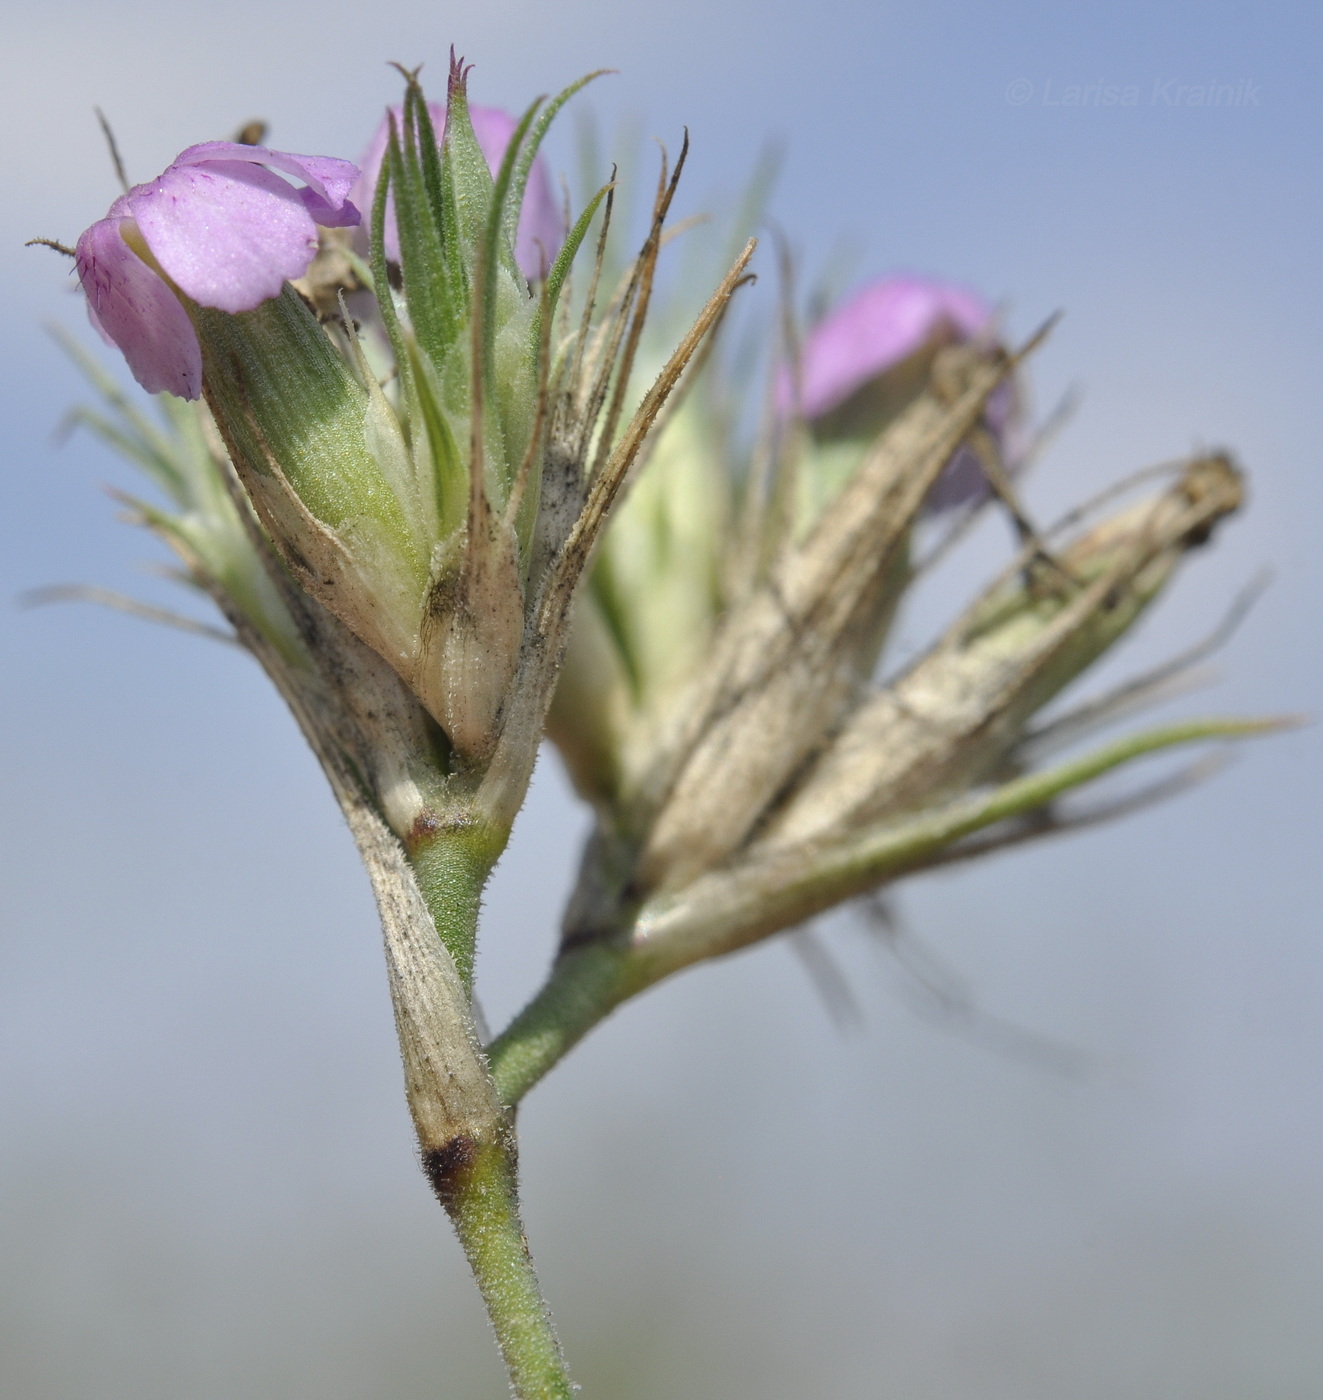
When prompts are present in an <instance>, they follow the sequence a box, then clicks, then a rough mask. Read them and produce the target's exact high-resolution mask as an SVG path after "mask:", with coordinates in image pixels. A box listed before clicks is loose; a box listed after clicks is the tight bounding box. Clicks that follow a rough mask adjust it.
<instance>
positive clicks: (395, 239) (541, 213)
mask: <svg viewBox="0 0 1323 1400" xmlns="http://www.w3.org/2000/svg"><path fill="white" fill-rule="evenodd" d="M427 110H428V113H429V114H430V116H431V118H432V127H433V129H434V130H435V132H436V139H437V144H438V145H439V144H440V143H441V141H442V140H443V139H444V137H445V131H446V109H445V105H444V104H443V103H439V102H429V103H428V104H427ZM391 117H394V118H395V129H396V130H397V131H402V130H403V122H404V109H403V108H402V107H392V108H391V109H390V112H389V114H388V115H387V116H385V117H383V118H382V119H381V125H380V126H379V127H378V128H377V131H376V135H375V136H373V138H372V141H371V144H370V145H369V146H368V148H367V150H366V151H365V152H364V153H363V159H362V161H361V162H360V165H361V167H362V174H361V175H360V176H359V177H358V183H357V184H356V185H355V186H354V188H353V189H352V190H351V191H350V195H349V197H350V199H352V200H353V202H354V203H355V204H356V205H357V206H358V207H359V208H360V209H362V210H364V211H367V210H369V209H371V208H372V198H373V195H374V194H375V193H376V189H377V180H378V179H379V178H380V176H381V166H382V163H383V161H384V160H385V158H386V146H387V144H388V142H389V141H390V118H391ZM469 120H470V121H471V122H472V123H473V134H474V136H475V137H477V140H478V146H479V148H480V149H481V151H482V153H483V155H484V156H486V157H487V165H488V167H489V168H490V170H491V172H492V174H493V175H495V174H496V172H497V171H498V170H499V169H500V168H501V161H502V160H504V158H505V150H506V147H507V146H509V144H510V138H511V137H512V136H513V135H514V132H515V127H517V126H518V125H519V123H518V121H517V120H516V119H515V118H514V117H512V116H511V115H510V113H509V112H506V111H503V110H502V109H501V108H500V107H474V106H470V107H469ZM394 204H395V201H394V196H393V194H392V195H390V196H388V198H387V204H386V256H387V257H388V258H389V259H390V260H391V261H392V262H398V261H399V260H400V244H399V236H398V234H397V232H396V228H395V207H394ZM563 237H564V226H563V220H562V217H561V212H560V209H559V208H558V207H557V204H556V198H555V195H554V194H553V193H552V190H551V179H550V177H549V176H548V174H547V167H546V163H545V162H544V161H543V160H542V158H541V156H539V157H538V158H537V159H536V160H535V161H534V162H533V168H532V170H531V171H530V172H529V176H528V186H527V188H526V189H525V191H524V204H523V208H522V209H521V210H520V214H519V230H518V233H517V234H516V236H515V261H516V262H518V264H519V267H520V270H521V271H522V272H523V274H524V276H525V277H528V278H536V277H541V276H542V275H543V273H544V272H545V271H546V270H547V268H549V267H550V266H551V264H552V262H553V261H554V259H555V257H556V250H557V249H558V248H559V247H560V244H561V239H562V238H563Z"/></svg>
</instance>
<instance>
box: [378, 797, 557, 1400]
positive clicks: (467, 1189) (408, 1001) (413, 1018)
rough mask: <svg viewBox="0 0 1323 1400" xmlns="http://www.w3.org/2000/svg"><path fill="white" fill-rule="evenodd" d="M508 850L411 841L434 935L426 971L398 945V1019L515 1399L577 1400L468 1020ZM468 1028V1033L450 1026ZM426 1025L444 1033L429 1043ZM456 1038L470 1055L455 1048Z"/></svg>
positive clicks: (466, 834) (436, 1166)
mask: <svg viewBox="0 0 1323 1400" xmlns="http://www.w3.org/2000/svg"><path fill="white" fill-rule="evenodd" d="M504 844H505V842H504V839H502V838H501V837H500V836H499V835H496V836H494V835H493V833H492V831H491V829H490V828H487V827H483V826H481V825H479V824H474V823H470V824H451V825H449V826H447V827H443V828H440V829H438V830H436V831H435V832H431V833H429V834H428V835H427V836H426V838H425V839H423V840H420V841H417V842H415V843H414V845H413V850H412V852H411V855H410V863H411V865H412V867H413V874H414V876H415V877H416V881H417V886H418V889H419V891H420V892H421V894H422V895H423V900H424V903H425V904H426V906H427V911H428V913H429V914H430V915H431V920H432V923H433V924H434V925H435V933H433V932H432V930H431V929H427V930H423V931H421V932H422V935H423V936H424V937H425V939H426V940H430V946H431V950H432V952H431V955H430V958H431V961H430V962H429V957H428V955H427V954H426V951H425V950H424V955H423V956H413V955H410V954H409V949H408V948H407V947H403V945H401V946H402V952H401V953H400V955H399V956H398V957H397V958H396V964H397V971H398V974H399V975H397V976H396V978H395V988H394V990H395V992H396V995H397V1006H396V1020H397V1024H398V1025H399V1027H400V1033H401V1047H402V1050H403V1054H404V1061H405V1081H406V1085H407V1088H408V1093H409V1105H410V1110H411V1112H412V1114H413V1119H414V1124H415V1127H416V1128H417V1130H418V1141H419V1147H420V1149H421V1152H422V1161H423V1168H424V1170H425V1171H426V1173H427V1175H428V1178H429V1179H430V1181H431V1183H432V1187H433V1189H434V1190H435V1192H436V1194H437V1197H438V1198H439V1200H440V1201H441V1204H442V1205H443V1206H444V1207H445V1209H446V1213H447V1214H448V1215H449V1216H450V1219H451V1222H452V1223H453V1225H454V1227H455V1232H456V1234H457V1235H458V1236H459V1241H460V1244H461V1245H462V1246H463V1249H464V1253H465V1255H466V1256H467V1258H468V1261H469V1266H470V1267H471V1268H472V1270H473V1276H474V1279H475V1281H476V1282H477V1285H478V1289H479V1291H480V1292H481V1294H482V1297H483V1301H484V1303H485V1304H486V1306H487V1312H488V1315H489V1317H490V1318H491V1323H492V1329H493V1331H494V1332H495V1333H496V1341H497V1345H498V1346H499V1347H500V1349H501V1356H502V1358H503V1359H504V1361H505V1365H506V1369H507V1370H508V1372H509V1376H510V1384H511V1386H512V1388H513V1391H514V1394H515V1396H516V1397H517V1400H570V1397H571V1396H572V1394H573V1386H572V1385H571V1383H570V1378H569V1373H568V1372H567V1370H566V1367H565V1359H564V1357H563V1356H562V1355H561V1350H560V1343H559V1342H558V1341H557V1339H556V1334H555V1331H554V1329H553V1328H552V1325H551V1316H550V1313H549V1312H548V1310H547V1305H546V1303H545V1301H544V1300H543V1297H542V1293H541V1290H540V1289H539V1287H538V1281H537V1275H536V1274H535V1272H534V1270H533V1261H532V1259H531V1257H530V1256H529V1252H528V1244H527V1241H526V1240H525V1238H524V1229H523V1223H522V1221H521V1219H520V1212H519V1189H518V1173H517V1168H516V1160H517V1153H516V1144H515V1136H514V1126H513V1122H512V1120H511V1118H510V1115H509V1114H508V1113H507V1112H506V1111H505V1110H504V1108H503V1107H502V1105H501V1103H500V1101H499V1098H498V1096H497V1094H496V1092H495V1089H494V1086H493V1085H492V1083H491V1080H490V1079H489V1077H488V1074H487V1067H486V1063H485V1061H483V1060H482V1056H481V1052H480V1050H479V1049H478V1043H477V1038H476V1036H475V1035H474V1033H473V1030H472V1023H471V1019H470V1016H469V1003H470V1000H471V997H472V978H473V954H474V948H475V944H476V936H477V926H478V914H479V910H480V908H481V904H482V891H483V888H484V886H485V885H486V882H487V877H488V876H489V875H490V873H491V870H492V867H493V866H494V865H495V863H496V858H497V856H499V854H500V851H501V848H502V847H503V846H504ZM418 915H419V918H421V915H422V910H421V909H419V910H418ZM437 935H439V936H440V941H441V943H442V944H444V946H445V948H446V950H447V951H448V953H449V955H450V957H449V959H446V958H445V956H444V954H442V953H441V950H440V949H439V948H438V947H437V944H436V938H437ZM450 962H453V964H454V970H453V971H451V970H449V966H448V964H449V963H450ZM429 968H435V969H436V970H435V971H431V972H429V971H428V969H429ZM456 973H458V975H459V981H458V982H457V981H456V975H455V974H456ZM447 986H448V987H449V992H447V990H446V988H447ZM401 998H403V1006H402V1005H401V1001H400V999H401ZM461 1018H462V1021H463V1027H462V1028H461V1027H459V1026H456V1025H455V1022H456V1021H457V1020H459V1019H461ZM440 1023H444V1024H440ZM429 1024H432V1025H436V1026H438V1031H437V1033H435V1034H433V1035H431V1036H430V1037H429V1036H428V1034H427V1030H428V1026H429ZM447 1028H448V1029H447ZM456 1035H458V1039H459V1041H460V1042H461V1043H463V1044H466V1045H467V1047H468V1055H467V1057H465V1056H463V1055H460V1056H459V1057H458V1058H457V1057H456V1054H455V1053H454V1051H453V1049H451V1048H450V1047H452V1046H453V1043H454V1041H455V1038H456ZM475 1060H476V1061H477V1062H478V1063H477V1064H475V1063H474V1061H475ZM479 1065H480V1067H479ZM465 1066H471V1067H472V1068H473V1070H474V1072H475V1074H476V1078H473V1079H472V1082H471V1083H461V1080H462V1079H463V1078H465V1075H462V1074H460V1072H459V1071H461V1070H464V1069H465Z"/></svg>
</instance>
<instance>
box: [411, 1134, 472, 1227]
mask: <svg viewBox="0 0 1323 1400" xmlns="http://www.w3.org/2000/svg"><path fill="white" fill-rule="evenodd" d="M477 1156H478V1144H477V1142H476V1141H475V1140H474V1139H473V1138H471V1137H469V1136H468V1135H467V1134H465V1133H461V1134H460V1135H459V1136H458V1137H453V1138H451V1139H450V1141H449V1142H448V1143H446V1144H445V1145H444V1146H442V1147H427V1148H424V1149H423V1171H424V1172H425V1173H426V1174H427V1179H428V1181H430V1182H431V1183H432V1190H433V1191H435V1192H436V1198H437V1200H439V1201H440V1202H441V1204H442V1205H443V1206H445V1208H446V1209H447V1210H449V1209H450V1208H451V1206H452V1205H453V1204H454V1200H455V1193H456V1188H457V1186H458V1184H459V1178H460V1177H461V1176H462V1175H463V1174H464V1172H465V1171H466V1170H467V1169H468V1168H469V1167H471V1166H472V1165H473V1163H474V1161H475V1160H476V1159H477Z"/></svg>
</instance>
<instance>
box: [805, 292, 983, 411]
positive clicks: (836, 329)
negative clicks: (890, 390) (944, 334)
mask: <svg viewBox="0 0 1323 1400" xmlns="http://www.w3.org/2000/svg"><path fill="white" fill-rule="evenodd" d="M989 320H990V312H989V310H988V308H987V307H986V306H985V305H984V303H983V302H982V301H981V300H980V299H979V297H978V296H976V295H975V294H974V293H973V292H970V291H967V290H965V289H964V288H962V287H958V286H955V285H954V284H953V283H950V282H939V281H935V280H932V279H929V278H922V277H891V278H886V279H883V280H880V281H877V282H872V283H870V284H869V285H868V286H866V287H864V288H863V289H862V290H861V291H859V292H857V293H856V294H855V295H854V296H853V297H851V298H850V300H849V301H847V302H846V303H845V305H844V306H842V307H840V308H839V309H838V310H837V311H834V312H833V313H832V314H831V315H830V316H828V317H827V318H826V319H825V320H824V321H822V322H821V323H820V324H819V325H817V326H815V327H814V329H813V331H812V332H811V333H810V334H809V336H808V338H807V340H806V341H805V343H804V350H803V355H802V358H801V385H800V390H801V394H802V404H801V408H802V411H803V413H804V416H805V417H806V418H809V419H813V418H818V417H820V416H821V415H822V414H824V413H826V412H828V410H830V409H833V408H835V407H836V406H837V404H839V403H843V402H844V401H845V400H846V399H848V398H849V397H850V395H851V394H853V393H854V391H855V390H856V389H858V388H860V387H861V386H862V385H864V384H866V383H867V382H868V381H869V380H870V379H872V378H874V377H875V376H876V375H879V374H881V373H883V372H884V371H885V370H888V369H890V368H891V366H892V365H895V364H898V363H899V362H900V361H901V360H903V359H905V358H907V357H908V356H909V355H912V354H913V353H914V352H915V351H916V350H918V349H920V348H921V347H922V346H923V344H924V343H925V342H926V341H927V340H928V339H929V338H930V337H931V336H932V335H933V334H934V333H935V332H936V331H937V330H939V329H940V328H941V327H942V326H944V325H945V326H947V327H949V328H950V329H953V330H954V331H955V332H956V333H957V335H958V336H959V337H960V338H961V339H964V338H967V337H969V336H972V335H976V334H977V333H978V332H979V331H981V330H983V329H984V328H985V327H986V326H987V324H988V322H989ZM781 397H782V398H783V400H785V401H787V402H786V406H787V407H788V406H789V404H788V399H789V380H788V376H787V377H786V379H785V382H784V385H783V389H782V394H781Z"/></svg>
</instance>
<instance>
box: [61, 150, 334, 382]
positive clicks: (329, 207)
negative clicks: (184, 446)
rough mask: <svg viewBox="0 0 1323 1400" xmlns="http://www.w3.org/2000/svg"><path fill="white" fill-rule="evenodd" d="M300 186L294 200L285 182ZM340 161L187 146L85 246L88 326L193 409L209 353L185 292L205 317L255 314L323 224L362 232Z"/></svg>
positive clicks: (142, 374)
mask: <svg viewBox="0 0 1323 1400" xmlns="http://www.w3.org/2000/svg"><path fill="white" fill-rule="evenodd" d="M273 170H279V171H281V172H283V173H284V174H288V175H293V176H296V177H297V178H298V179H301V180H302V181H303V182H304V186H303V188H302V189H296V188H295V187H294V186H293V185H291V184H289V183H288V182H287V181H285V180H282V179H281V178H280V176H279V175H276V174H274V173H273ZM357 174H358V171H357V169H356V168H355V167H354V166H353V165H351V164H350V163H349V162H348V161H345V160H336V159H334V158H332V157H329V156H299V155H291V154H289V153H288V152H285V151H271V150H267V149H266V148H265V147H262V146H241V145H238V144H236V143H234V142H232V141H207V142H204V143H203V144H201V145H199V146H190V147H189V148H188V150H186V151H184V152H183V153H182V154H180V155H179V156H177V157H176V158H175V160H174V162H173V163H172V164H171V165H170V166H169V167H168V168H167V169H166V170H165V171H164V172H163V173H162V174H161V175H159V176H158V177H157V178H156V179H155V180H152V181H150V182H149V183H147V184H145V185H135V186H134V187H133V188H132V189H131V190H129V192H128V193H127V194H124V195H121V196H120V197H119V198H118V199H117V200H116V201H115V202H114V204H112V205H111V206H110V211H109V213H108V214H107V215H106V217H105V218H104V219H100V220H98V221H97V222H96V223H95V224H93V225H92V226H91V228H89V229H88V230H87V231H86V232H85V233H84V234H83V235H82V237H81V238H80V239H79V240H78V249H77V254H78V276H79V280H80V281H81V282H82V284H83V290H84V292H85V293H86V294H87V306H88V313H89V315H90V316H91V318H92V323H93V325H95V326H96V327H97V329H98V330H99V331H101V333H102V334H103V335H104V336H105V337H106V338H107V339H108V340H109V341H110V342H111V343H112V344H114V345H117V346H118V347H119V349H120V350H121V351H123V353H124V358H125V359H126V360H127V361H128V362H129V368H130V369H131V370H132V371H133V376H134V378H135V379H137V381H138V383H139V384H141V385H142V387H143V388H144V389H146V390H148V391H149V392H151V393H159V392H160V391H162V390H168V391H169V392H170V393H173V394H177V395H179V397H181V398H186V399H195V398H197V397H198V395H199V394H200V393H201V389H202V352H201V348H200V347H199V344H198V337H197V332H196V331H195V329H194V327H193V323H192V320H191V318H190V316H189V313H188V310H187V308H186V306H185V304H184V303H183V302H182V301H181V300H180V297H179V296H178V295H177V293H182V294H183V296H185V297H187V298H188V299H189V300H190V301H192V302H194V303H196V304H197V305H198V306H206V307H212V308H215V309H216V310H220V311H227V312H230V313H235V312H239V311H250V310H252V309H253V308H254V307H255V306H258V305H259V304H260V303H262V302H264V301H267V300H269V299H270V298H272V297H274V296H277V295H278V294H279V292H280V289H281V287H282V286H283V285H284V284H285V283H286V282H287V281H291V280H292V279H294V278H296V277H301V276H302V275H303V273H304V272H305V271H306V270H307V268H308V264H309V263H310V262H311V261H312V259H313V258H314V257H315V256H316V253H317V225H318V224H321V225H323V226H324V227H330V228H337V227H347V226H352V225H354V224H357V223H358V221H359V213H358V209H357V208H356V207H355V205H354V204H353V203H352V202H350V200H349V198H348V195H349V190H350V186H351V185H352V184H353V183H354V180H355V178H356V176H357Z"/></svg>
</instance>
